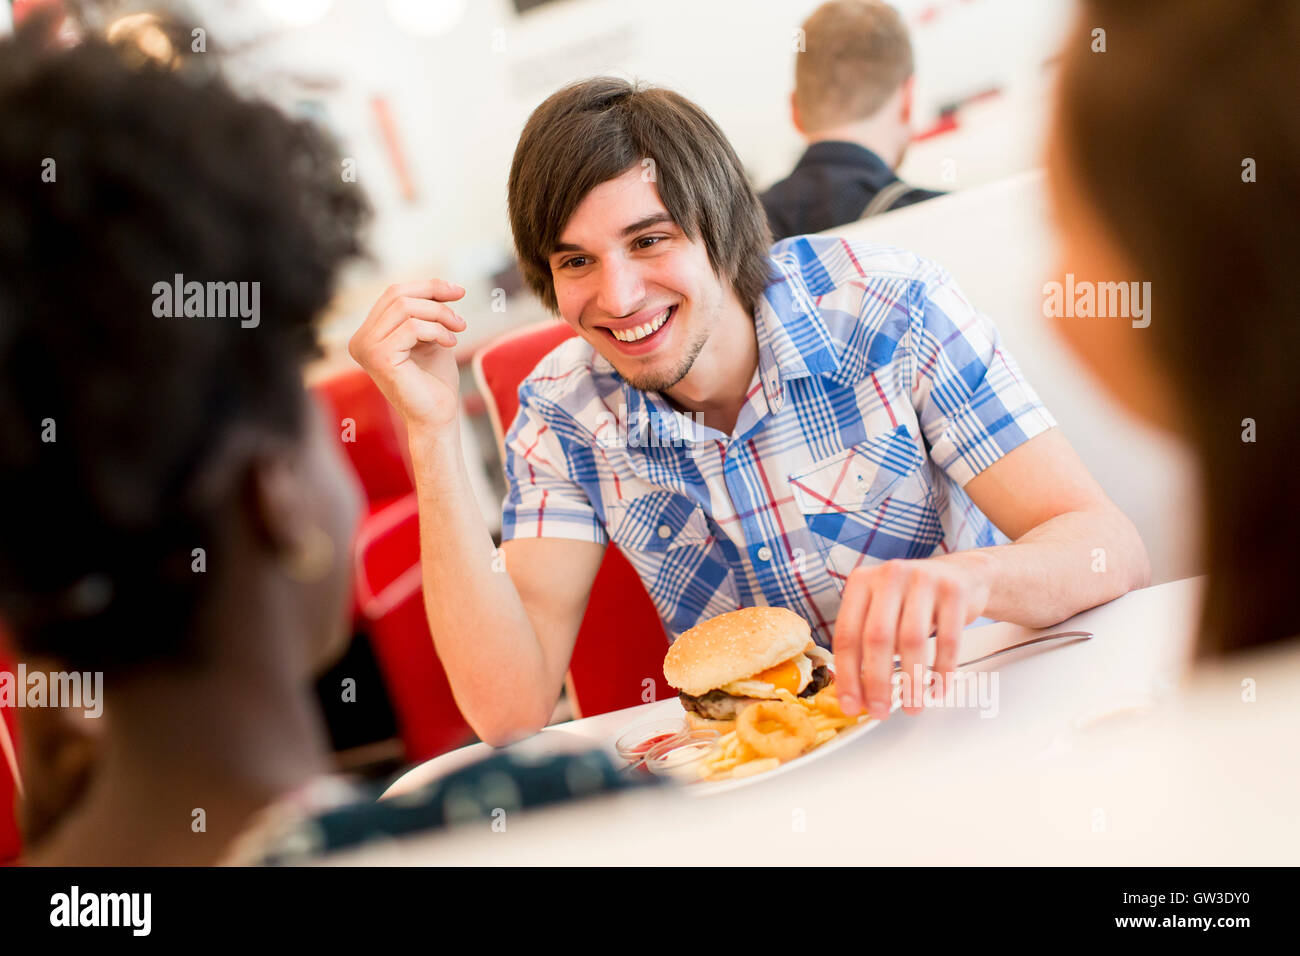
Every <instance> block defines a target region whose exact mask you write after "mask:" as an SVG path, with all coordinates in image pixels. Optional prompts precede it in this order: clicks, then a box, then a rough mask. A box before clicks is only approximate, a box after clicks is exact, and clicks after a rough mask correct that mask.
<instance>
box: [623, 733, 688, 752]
mask: <svg viewBox="0 0 1300 956" xmlns="http://www.w3.org/2000/svg"><path fill="white" fill-rule="evenodd" d="M676 736H677V734H656V735H655V736H654V737H647V738H646V739H645V740H643V741H641V743H639V744H637V745H636V746H635V747H629V748H628V751H629V752H630V753H634V754H637V755H638V756H641V757H644V756H645V755H646V754H647V753H649V751H650V748H651V747H653V746H654V745H655V744H657V743H662V742H663V741H665V740H671V739H672V738H674V737H676Z"/></svg>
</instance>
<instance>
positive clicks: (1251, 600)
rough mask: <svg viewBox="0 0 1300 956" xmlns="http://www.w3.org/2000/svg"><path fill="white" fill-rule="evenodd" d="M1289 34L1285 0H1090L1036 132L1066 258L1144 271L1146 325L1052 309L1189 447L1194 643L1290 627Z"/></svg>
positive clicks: (1118, 272) (1299, 17)
mask: <svg viewBox="0 0 1300 956" xmlns="http://www.w3.org/2000/svg"><path fill="white" fill-rule="evenodd" d="M1098 30H1101V31H1104V34H1097V33H1095V31H1098ZM1099 41H1101V42H1104V44H1105V52H1100V42H1099ZM1297 49H1300V5H1297V4H1295V3H1291V2H1287V0H1207V2H1204V3H1199V4H1188V3H1183V2H1179V0H1149V2H1146V3H1131V2H1128V0H1088V2H1085V3H1084V4H1083V7H1082V11H1081V16H1080V19H1079V21H1078V26H1077V28H1076V30H1075V32H1074V35H1073V37H1072V39H1071V40H1070V42H1069V44H1068V47H1067V53H1066V55H1065V59H1064V64H1063V70H1062V75H1061V83H1060V92H1059V104H1058V106H1059V108H1058V110H1057V115H1056V119H1055V126H1054V130H1053V133H1052V138H1051V142H1050V147H1049V173H1050V182H1051V191H1052V194H1053V200H1054V208H1055V216H1056V219H1057V221H1058V224H1059V227H1060V229H1061V231H1062V234H1063V246H1062V260H1061V272H1062V273H1065V272H1070V273H1073V274H1074V277H1075V283H1076V285H1077V284H1078V283H1081V282H1093V283H1100V282H1108V281H1115V282H1150V283H1151V285H1150V290H1151V294H1150V301H1149V302H1148V303H1147V308H1148V309H1149V312H1148V314H1147V315H1146V316H1145V317H1144V318H1143V320H1142V323H1138V325H1139V326H1140V325H1142V324H1143V323H1146V322H1148V321H1149V326H1148V327H1135V325H1134V323H1133V322H1131V321H1129V320H1128V319H1125V318H1078V317H1075V318H1064V317H1062V318H1059V319H1058V320H1057V326H1058V328H1059V330H1060V332H1061V333H1062V335H1063V336H1064V337H1065V338H1066V340H1067V341H1068V342H1069V343H1070V345H1071V346H1072V347H1073V349H1074V351H1075V352H1076V354H1078V355H1079V356H1080V357H1081V358H1082V359H1083V361H1084V362H1085V363H1086V364H1087V365H1088V366H1089V367H1090V369H1091V370H1092V372H1093V373H1094V374H1095V375H1096V376H1097V377H1098V379H1100V381H1101V382H1102V383H1103V384H1104V385H1105V386H1106V387H1107V388H1108V390H1109V391H1110V392H1111V393H1112V394H1113V395H1114V396H1115V397H1116V398H1117V399H1118V400H1119V401H1120V402H1122V403H1123V404H1124V405H1126V406H1127V407H1128V408H1129V409H1130V410H1131V411H1132V412H1133V413H1134V414H1136V415H1137V416H1139V417H1141V418H1143V419H1145V420H1147V421H1149V422H1151V423H1154V424H1156V425H1158V426H1160V427H1162V428H1164V429H1166V430H1169V431H1172V432H1174V433H1176V434H1178V435H1179V436H1181V437H1182V438H1183V439H1184V440H1185V441H1186V442H1187V443H1188V444H1189V445H1190V446H1191V448H1192V449H1193V450H1194V452H1195V454H1196V456H1197V458H1198V460H1199V467H1200V479H1201V484H1202V494H1203V496H1204V499H1205V505H1204V507H1205V516H1204V544H1203V547H1204V554H1205V559H1206V561H1207V563H1208V566H1209V571H1210V585H1209V591H1208V595H1207V600H1206V606H1205V612H1204V621H1203V625H1202V637H1201V643H1200V645H1199V648H1198V650H1199V653H1200V654H1201V655H1210V654H1216V653H1222V652H1225V651H1229V650H1232V649H1235V648H1240V647H1246V646H1249V645H1254V644H1264V643H1268V642H1271V641H1276V640H1281V639H1285V638H1289V637H1293V636H1295V635H1297V634H1300V604H1297V602H1296V600H1295V593H1294V592H1295V580H1296V577H1297V574H1298V573H1300V560H1298V559H1297V558H1296V551H1295V542H1296V541H1297V540H1300V508H1297V507H1296V500H1295V493H1296V489H1297V487H1300V483H1297V481H1296V478H1295V472H1294V464H1293V462H1292V460H1291V459H1292V456H1293V455H1294V453H1295V448H1294V445H1295V439H1296V438H1297V437H1300V389H1297V388H1296V386H1295V377H1296V372H1297V361H1298V358H1297V357H1300V321H1297V315H1296V307H1295V290H1294V282H1293V276H1294V274H1295V258H1296V256H1297V255H1300V217H1297V215H1296V210H1297V209H1300V120H1298V119H1297V117H1296V113H1295V109H1294V101H1295V94H1294V87H1295V51H1296V50H1297ZM1256 172H1257V176H1258V181H1254V180H1255V174H1256Z"/></svg>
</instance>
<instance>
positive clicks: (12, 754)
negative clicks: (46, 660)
mask: <svg viewBox="0 0 1300 956" xmlns="http://www.w3.org/2000/svg"><path fill="white" fill-rule="evenodd" d="M4 640H5V638H4V634H3V633H0V674H3V673H8V674H12V673H14V664H13V661H12V660H11V659H10V658H9V657H8V655H7V654H6V651H5V647H4ZM17 739H18V712H17V711H16V710H15V709H14V708H12V707H0V866H8V865H9V864H11V863H15V862H17V860H18V856H19V854H20V853H21V852H22V840H21V838H20V837H19V834H18V816H17V809H18V807H17V803H18V747H17V744H16V741H17Z"/></svg>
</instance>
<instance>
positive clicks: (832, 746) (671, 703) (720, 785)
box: [603, 684, 903, 797]
mask: <svg viewBox="0 0 1300 956" xmlns="http://www.w3.org/2000/svg"><path fill="white" fill-rule="evenodd" d="M902 706H903V704H902V696H901V691H900V688H899V686H898V685H897V684H896V685H895V686H894V701H893V706H892V707H891V708H890V713H891V714H892V713H894V712H895V711H897V710H900V709H902ZM674 714H682V715H683V716H685V710H684V709H683V708H682V706H681V701H680V700H679V699H677V698H673V699H672V700H665V701H663V702H662V707H661V708H657V709H655V710H653V711H650V710H647V711H645V712H642V713H640V714H638V715H637V717H636V718H635V719H631V720H629V721H628V722H627V723H626V724H625V725H623V726H621V727H620V728H619V729H618V731H617V732H616V733H614V734H612V735H610V737H609V738H608V739H606V740H605V742H604V744H603V747H604V748H605V750H607V751H608V752H609V754H610V756H611V757H613V758H614V759H615V760H616V761H618V763H619V765H620V766H621V765H623V764H624V763H626V761H624V760H623V758H622V757H620V756H618V752H617V751H616V750H615V749H614V741H615V740H617V739H618V738H619V737H621V736H622V735H623V734H624V733H626V732H627V731H628V730H630V729H631V728H632V727H634V726H636V725H637V724H643V723H647V722H650V721H653V720H657V719H661V718H664V717H670V716H674ZM880 723H881V722H880V721H879V720H874V719H873V720H865V721H863V722H862V723H860V724H854V725H853V726H852V727H846V728H845V729H844V730H841V731H840V732H839V733H838V734H836V735H835V736H834V738H832V739H831V740H828V741H826V743H824V744H822V745H821V746H820V747H817V748H816V749H815V750H810V751H808V752H807V753H806V754H803V755H802V756H800V757H796V758H795V759H794V760H787V761H786V762H785V763H783V764H781V765H780V766H777V767H773V768H772V769H771V770H768V771H766V772H765V773H756V774H754V775H753V776H750V777H737V778H735V779H731V780H714V781H708V780H699V781H694V782H691V783H687V784H683V785H682V791H683V792H684V793H689V794H690V795H691V796H694V797H709V796H713V795H714V794H716V793H725V792H726V791H728V790H735V789H736V788H737V787H744V786H747V785H749V784H751V783H759V782H761V781H763V780H770V779H771V778H772V777H775V776H776V775H777V774H782V773H786V772H787V771H790V770H797V769H798V768H800V767H803V766H805V765H807V763H808V762H809V761H811V760H816V759H818V758H819V757H825V756H826V755H827V754H829V753H832V752H834V751H836V750H838V749H839V748H841V747H843V746H845V745H847V744H848V743H849V742H850V741H852V740H856V739H857V738H859V737H861V736H862V735H863V734H865V733H867V732H868V731H871V730H874V729H875V728H877V727H879V726H880ZM638 772H640V771H638Z"/></svg>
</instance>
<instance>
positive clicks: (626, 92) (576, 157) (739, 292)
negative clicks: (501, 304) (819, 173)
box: [509, 76, 772, 312]
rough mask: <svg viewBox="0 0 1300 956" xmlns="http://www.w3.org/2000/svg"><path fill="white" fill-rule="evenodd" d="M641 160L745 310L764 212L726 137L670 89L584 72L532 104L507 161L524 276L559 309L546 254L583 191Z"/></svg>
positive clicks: (762, 276)
mask: <svg viewBox="0 0 1300 956" xmlns="http://www.w3.org/2000/svg"><path fill="white" fill-rule="evenodd" d="M633 168H639V169H642V170H644V173H645V175H646V176H647V177H651V176H653V182H654V183H655V186H656V188H657V189H658V191H659V199H660V200H661V201H662V202H663V204H664V208H665V209H667V210H668V214H669V215H670V216H672V217H673V221H674V222H675V223H676V224H677V225H678V226H679V227H680V228H681V229H682V231H683V232H685V233H686V235H687V236H689V237H690V238H691V239H702V240H703V242H704V247H705V249H707V250H708V254H709V262H710V263H711V264H712V266H713V270H714V272H716V273H717V274H718V275H719V276H722V277H724V278H726V279H727V280H728V281H730V282H731V285H732V288H733V289H735V292H736V297H737V298H738V299H739V300H740V303H741V304H742V305H743V306H744V307H745V308H746V309H748V310H749V311H750V312H753V310H754V309H755V308H757V307H758V301H759V297H760V296H761V295H762V292H763V288H764V287H765V286H766V285H767V281H768V259H767V249H768V246H770V245H771V243H772V237H771V233H770V232H769V230H768V225H767V218H766V216H764V214H763V207H762V206H761V205H759V202H758V197H757V196H756V195H755V194H754V190H753V188H752V187H751V186H750V185H749V181H748V180H747V179H746V178H745V171H744V168H743V167H742V166H741V164H740V160H739V159H738V158H737V157H736V153H735V151H734V150H732V148H731V144H730V143H728V142H727V138H726V137H725V136H724V135H723V134H722V131H721V130H720V129H718V127H717V124H715V123H714V122H713V120H711V119H710V118H709V116H708V114H706V113H705V112H704V111H703V110H702V109H700V108H699V107H698V106H696V105H695V104H694V103H692V102H691V101H690V100H688V99H686V98H685V97H684V96H681V95H679V94H677V93H674V92H673V91H672V90H665V89H658V88H654V87H641V88H639V87H636V86H633V85H632V84H631V83H628V82H627V81H625V80H621V79H617V78H614V77H605V76H603V77H597V78H595V79H590V80H583V81H581V82H579V83H574V84H572V85H570V86H566V87H564V88H563V89H562V90H560V91H558V92H557V93H553V94H552V95H551V96H550V97H548V98H547V99H546V101H545V102H543V103H542V105H541V106H539V107H537V109H535V110H533V115H532V116H530V117H529V118H528V123H527V125H525V126H524V132H523V135H521V136H520V137H519V145H518V146H517V147H515V158H514V161H513V162H512V163H511V165H510V192H509V207H510V226H511V229H512V230H513V231H514V236H515V251H516V253H517V254H518V256H519V267H520V269H521V270H522V271H523V274H524V278H525V279H526V280H527V281H528V285H529V286H530V287H531V288H532V290H533V291H534V292H536V293H537V295H538V296H539V297H540V298H541V300H542V301H543V302H544V303H545V304H546V307H547V308H549V309H550V310H551V311H552V312H558V311H559V306H558V304H557V302H556V299H555V282H554V279H553V277H552V275H551V265H550V256H551V253H552V252H553V251H554V250H555V246H556V244H557V243H558V242H559V241H560V234H561V232H562V231H563V230H564V227H565V224H567V223H568V221H569V217H570V216H572V215H573V211H574V210H575V209H576V208H577V207H578V205H579V204H580V203H581V202H582V200H583V198H584V197H585V196H586V195H587V193H589V192H591V190H592V189H594V188H595V187H596V186H599V185H600V184H601V183H604V182H608V181H609V180H611V179H617V178H618V177H619V176H621V175H623V174H624V173H625V172H627V171H628V170H629V169H633Z"/></svg>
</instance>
